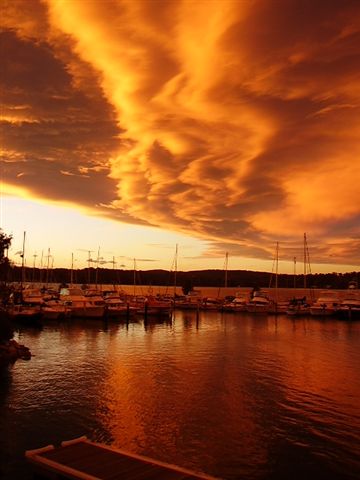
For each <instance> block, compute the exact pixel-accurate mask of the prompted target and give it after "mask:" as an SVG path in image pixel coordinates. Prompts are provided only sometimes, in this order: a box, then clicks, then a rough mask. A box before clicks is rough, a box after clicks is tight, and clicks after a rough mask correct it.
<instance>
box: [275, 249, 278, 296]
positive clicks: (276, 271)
mask: <svg viewBox="0 0 360 480" xmlns="http://www.w3.org/2000/svg"><path fill="white" fill-rule="evenodd" d="M278 273H279V242H276V253H275V301H276V303H277V301H278Z"/></svg>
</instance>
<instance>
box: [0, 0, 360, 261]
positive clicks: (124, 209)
mask: <svg viewBox="0 0 360 480" xmlns="http://www.w3.org/2000/svg"><path fill="white" fill-rule="evenodd" d="M1 18H2V21H1V22H2V31H1V55H2V59H3V60H2V67H1V71H2V72H1V75H0V83H1V85H0V95H1V98H0V100H1V115H2V119H1V123H0V125H1V145H0V150H1V157H2V158H1V159H2V167H1V170H2V182H3V184H4V185H5V189H4V191H5V192H6V191H7V190H9V189H10V188H11V189H14V187H16V188H18V189H20V190H19V191H21V189H23V191H26V192H27V195H28V197H30V198H32V199H35V200H36V199H42V201H45V202H46V201H49V202H58V203H60V204H61V203H64V204H65V205H70V206H73V207H74V208H78V209H81V210H84V211H88V212H90V213H92V214H95V215H97V216H101V217H106V218H111V219H115V220H118V221H120V222H125V223H130V224H133V225H152V226H157V227H160V228H162V229H166V230H168V231H174V232H178V233H181V234H185V235H191V236H193V237H195V238H199V239H201V240H204V241H206V242H208V251H209V253H211V254H214V255H217V254H218V255H219V256H223V254H224V251H228V252H229V254H230V255H233V256H242V257H252V258H258V259H269V258H271V257H272V256H273V253H274V245H275V242H276V241H280V242H281V244H282V252H283V255H284V256H285V257H287V258H288V259H289V260H290V259H292V258H293V256H294V255H295V254H296V253H295V252H297V251H298V247H299V244H301V242H302V235H303V232H308V235H309V236H310V238H311V240H312V257H313V259H315V260H316V262H318V263H322V262H323V263H332V264H334V270H336V269H337V268H338V267H337V266H341V265H344V264H346V265H351V266H354V267H355V268H356V267H357V266H359V264H360V187H359V183H360V182H359V180H360V111H359V110H360V109H359V105H360V103H359V100H360V3H359V2H358V1H357V0H355V1H350V0H343V1H341V2H339V1H330V0H326V1H325V0H324V1H322V0H317V1H313V2H310V1H298V0H276V1H274V0H251V1H250V0H244V1H233V0H231V1H230V0H221V1H220V0H198V1H189V0H177V1H172V0H168V1H162V0H142V1H139V0H103V1H100V0H86V1H85V0H71V1H68V0H44V1H40V0H39V1H38V0H2V3H1ZM330 259H331V261H330Z"/></svg>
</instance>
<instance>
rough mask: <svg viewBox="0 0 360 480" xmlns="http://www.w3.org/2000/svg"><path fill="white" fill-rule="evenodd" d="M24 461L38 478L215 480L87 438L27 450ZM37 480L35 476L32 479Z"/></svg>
mask: <svg viewBox="0 0 360 480" xmlns="http://www.w3.org/2000/svg"><path fill="white" fill-rule="evenodd" d="M26 458H27V459H28V461H29V462H30V463H31V464H32V466H33V468H34V473H35V474H39V475H41V478H51V479H59V480H60V479H61V480H62V479H73V480H74V479H76V480H77V479H82V480H99V479H101V480H110V479H111V480H117V479H127V480H145V479H146V480H180V479H181V480H190V479H207V480H214V477H210V476H208V475H205V474H201V473H195V472H191V471H190V470H186V469H183V468H180V467H176V466H175V465H170V464H167V463H163V462H159V461H157V460H153V459H151V458H147V457H143V456H140V455H135V454H131V453H128V452H125V451H122V450H117V449H114V448H111V447H108V446H106V445H101V444H98V443H93V442H90V441H89V440H88V439H87V438H86V437H81V438H79V439H76V440H71V441H68V442H63V443H62V444H61V446H60V447H54V446H53V445H49V446H47V447H44V448H40V449H38V450H28V451H27V452H26ZM35 478H36V476H35Z"/></svg>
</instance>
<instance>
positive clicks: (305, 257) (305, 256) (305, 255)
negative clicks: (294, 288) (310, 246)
mask: <svg viewBox="0 0 360 480" xmlns="http://www.w3.org/2000/svg"><path fill="white" fill-rule="evenodd" d="M306 265H307V254H306V233H304V288H306Z"/></svg>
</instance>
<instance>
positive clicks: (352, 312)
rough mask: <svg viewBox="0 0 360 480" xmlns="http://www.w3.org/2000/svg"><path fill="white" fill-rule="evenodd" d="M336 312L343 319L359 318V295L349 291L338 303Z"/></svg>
mask: <svg viewBox="0 0 360 480" xmlns="http://www.w3.org/2000/svg"><path fill="white" fill-rule="evenodd" d="M337 314H338V315H339V316H340V317H342V318H345V319H349V320H352V319H358V318H360V295H359V294H355V293H353V292H351V294H348V295H347V296H346V297H345V298H344V299H343V300H342V301H341V303H340V305H339V308H338V309H337Z"/></svg>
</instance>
